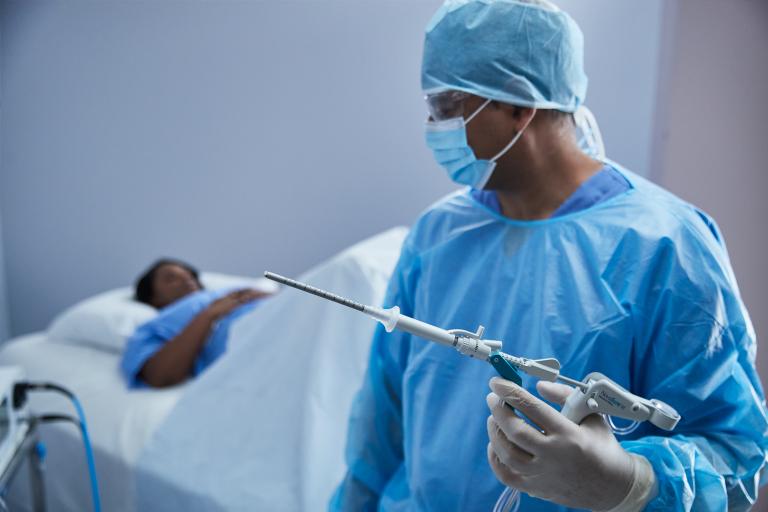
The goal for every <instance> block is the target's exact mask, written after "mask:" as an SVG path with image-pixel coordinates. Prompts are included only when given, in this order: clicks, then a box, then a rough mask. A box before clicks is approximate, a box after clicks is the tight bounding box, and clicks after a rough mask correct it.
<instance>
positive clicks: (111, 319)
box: [48, 272, 277, 354]
mask: <svg viewBox="0 0 768 512" xmlns="http://www.w3.org/2000/svg"><path fill="white" fill-rule="evenodd" d="M200 281H201V282H202V283H203V286H204V287H205V288H207V289H210V290H218V289H222V288H233V287H238V286H242V287H251V288H257V289H259V290H264V291H275V290H276V289H277V285H276V284H275V283H273V282H272V281H269V280H268V279H263V278H262V279H254V278H248V277H241V276H232V275H227V274H219V273H215V272H203V273H202V274H201V275H200ZM133 293H134V290H133V288H131V287H124V288H117V289H114V290H110V291H107V292H104V293H100V294H98V295H94V296H93V297H90V298H87V299H85V300H83V301H80V302H78V303H77V304H75V305H73V306H71V307H69V308H67V309H66V310H64V311H63V312H61V313H60V314H59V315H58V316H56V318H54V319H53V322H52V323H51V325H50V326H49V327H48V337H49V338H50V339H51V340H52V341H60V342H63V343H71V344H75V345H86V346H90V347H94V348H98V349H101V350H106V351H109V352H114V353H118V354H119V353H122V351H123V348H124V347H125V341H126V340H127V339H128V337H129V336H131V334H133V332H134V331H135V330H136V328H137V327H138V326H140V325H141V324H143V323H145V322H147V321H149V320H151V319H152V318H154V317H155V316H156V315H157V310H156V309H155V308H153V307H152V306H148V305H147V304H142V303H141V302H137V301H135V300H133Z"/></svg>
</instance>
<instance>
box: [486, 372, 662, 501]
mask: <svg viewBox="0 0 768 512" xmlns="http://www.w3.org/2000/svg"><path fill="white" fill-rule="evenodd" d="M490 386H491V389H492V390H493V393H489V394H488V397H487V399H486V400H487V403H488V407H489V408H490V409H491V413H492V415H491V416H489V417H488V437H489V439H490V443H489V444H488V461H489V462H490V465H491V469H493V472H494V473H495V474H496V477H497V478H498V479H499V480H500V481H501V482H503V483H504V484H506V485H507V486H509V487H513V488H515V489H518V490H520V491H521V492H525V493H527V494H529V495H531V496H534V497H537V498H541V499H544V500H547V501H551V502H553V503H558V504H560V505H564V506H566V507H573V508H585V509H590V510H599V511H604V510H641V509H642V508H643V507H644V506H645V504H646V503H647V502H648V501H649V500H650V499H651V498H652V497H653V494H655V486H656V478H655V475H654V473H653V469H652V467H651V465H650V463H649V462H648V461H647V459H645V458H644V457H641V456H639V455H634V454H630V453H628V452H627V451H625V450H624V448H622V447H621V445H620V444H619V443H618V441H616V438H615V437H614V435H613V432H612V431H611V428H610V427H609V426H608V425H607V424H606V423H605V421H603V418H602V417H600V416H598V415H590V416H588V417H587V418H585V419H584V421H583V422H582V423H581V425H576V424H575V423H573V422H572V421H570V420H569V419H567V418H566V417H565V416H563V415H562V414H560V413H559V412H558V411H557V410H555V409H554V408H552V407H551V406H549V405H548V404H547V403H546V402H543V401H542V400H539V399H538V398H536V397H535V396H533V395H532V394H530V393H529V392H528V391H526V390H525V389H523V388H521V387H520V386H518V385H516V384H514V383H513V382H510V381H508V380H504V379H500V378H498V377H494V378H493V379H491V382H490ZM536 388H537V389H538V391H539V393H540V394H541V396H542V397H544V398H545V399H546V400H549V401H551V402H555V403H558V404H560V405H562V404H563V403H564V402H565V399H566V398H567V397H568V395H569V394H570V393H571V391H572V388H570V387H568V386H565V385H563V384H555V383H552V382H546V381H539V382H538V384H537V385H536ZM502 400H503V402H502ZM504 402H506V403H508V404H509V405H511V406H512V407H514V408H515V410H516V411H518V412H519V413H521V414H523V415H524V416H525V417H527V418H528V419H529V420H530V421H531V422H533V423H535V425H536V427H538V428H536V427H534V426H531V425H530V424H529V423H526V422H525V421H524V420H523V419H522V418H521V417H520V416H518V415H517V414H515V412H514V411H513V410H512V409H510V408H509V407H506V406H505V405H504Z"/></svg>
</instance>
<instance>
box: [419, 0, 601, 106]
mask: <svg viewBox="0 0 768 512" xmlns="http://www.w3.org/2000/svg"><path fill="white" fill-rule="evenodd" d="M421 87H422V89H423V90H424V92H425V93H432V92H439V91H444V90H458V91H465V92H468V93H471V94H476V95H478V96H482V97H484V98H490V99H494V100H498V101H501V102H504V103H510V104H513V105H518V106H522V107H535V108H540V109H556V110H562V111H564V112H575V111H576V109H577V108H578V107H579V105H581V104H582V103H583V101H584V97H585V96H586V93H587V75H586V74H585V73H584V35H583V34H582V33H581V30H580V29H579V27H578V25H576V22H575V21H573V18H571V17H570V16H569V15H568V14H566V13H565V12H563V11H560V10H558V9H554V8H547V7H546V6H539V5H535V4H531V3H524V2H519V1H514V0H447V1H446V2H445V3H444V4H443V6H442V7H440V9H438V11H437V12H436V13H435V15H434V16H433V18H432V20H431V21H430V23H429V25H427V30H426V36H425V39H424V58H423V61H422V68H421Z"/></svg>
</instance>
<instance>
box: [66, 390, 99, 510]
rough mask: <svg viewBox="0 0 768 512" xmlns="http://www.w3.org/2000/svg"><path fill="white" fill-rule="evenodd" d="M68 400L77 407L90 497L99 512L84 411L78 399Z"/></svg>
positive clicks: (93, 464) (97, 487)
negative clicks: (86, 464)
mask: <svg viewBox="0 0 768 512" xmlns="http://www.w3.org/2000/svg"><path fill="white" fill-rule="evenodd" d="M70 400H72V403H73V404H74V406H75V409H77V416H78V417H79V418H80V431H81V432H82V434H83V445H84V446H85V459H86V461H87V462H88V474H89V475H90V477H91V497H92V498H93V511H94V512H101V498H100V497H99V481H98V479H97V477H96V461H95V460H94V458H93V448H92V447H91V438H90V436H88V427H87V425H86V423H85V411H83V406H82V405H80V400H78V399H77V398H76V397H74V396H71V397H70Z"/></svg>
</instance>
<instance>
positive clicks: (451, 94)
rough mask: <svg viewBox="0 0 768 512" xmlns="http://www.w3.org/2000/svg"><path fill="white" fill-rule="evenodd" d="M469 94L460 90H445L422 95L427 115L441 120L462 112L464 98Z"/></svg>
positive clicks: (458, 115)
mask: <svg viewBox="0 0 768 512" xmlns="http://www.w3.org/2000/svg"><path fill="white" fill-rule="evenodd" d="M468 97H469V94H467V93H465V92H461V91H445V92H439V93H436V94H429V95H427V96H425V97H424V99H425V100H426V102H427V110H428V111H429V116H430V117H431V118H432V119H433V120H435V121H443V120H445V119H451V118H453V117H461V116H462V115H463V114H464V100H466V99H467V98H468Z"/></svg>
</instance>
